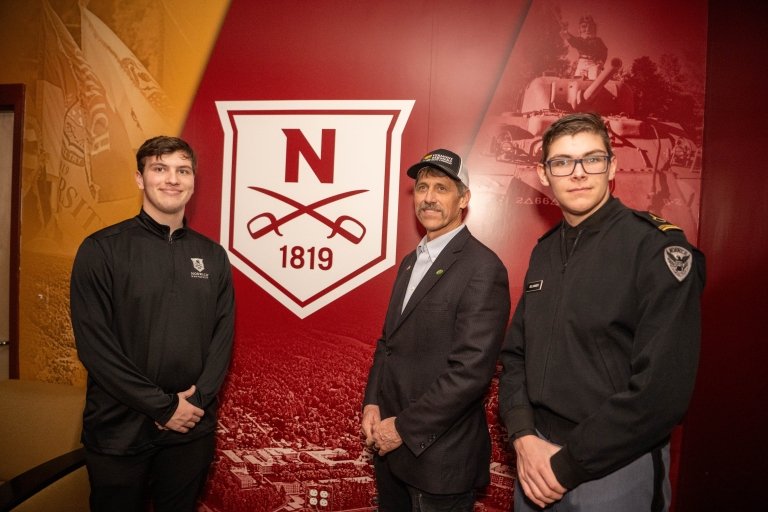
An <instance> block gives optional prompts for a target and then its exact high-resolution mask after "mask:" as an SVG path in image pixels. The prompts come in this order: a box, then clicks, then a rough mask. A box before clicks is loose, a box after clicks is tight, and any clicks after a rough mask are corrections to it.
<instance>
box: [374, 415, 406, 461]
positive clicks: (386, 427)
mask: <svg viewBox="0 0 768 512" xmlns="http://www.w3.org/2000/svg"><path fill="white" fill-rule="evenodd" d="M373 441H374V445H373V447H374V448H376V449H378V450H379V455H386V454H387V453H389V452H391V451H392V450H395V449H397V448H398V447H399V446H400V445H401V444H403V440H402V439H401V438H400V434H398V433H397V428H395V416H391V417H389V418H386V419H383V420H381V422H380V423H379V424H378V425H375V426H374V427H373Z"/></svg>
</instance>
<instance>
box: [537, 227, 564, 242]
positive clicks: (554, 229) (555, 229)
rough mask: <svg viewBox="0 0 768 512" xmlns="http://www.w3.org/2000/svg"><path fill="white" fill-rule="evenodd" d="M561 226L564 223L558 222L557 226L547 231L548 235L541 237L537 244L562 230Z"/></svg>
mask: <svg viewBox="0 0 768 512" xmlns="http://www.w3.org/2000/svg"><path fill="white" fill-rule="evenodd" d="M561 225H562V223H560V222H558V223H557V224H555V225H554V226H552V228H551V229H550V230H549V231H547V232H546V233H544V234H543V235H541V236H540V237H539V239H538V240H537V242H541V241H542V240H544V239H545V238H547V237H548V236H549V235H551V234H552V233H554V232H555V231H557V230H558V229H560V226H561Z"/></svg>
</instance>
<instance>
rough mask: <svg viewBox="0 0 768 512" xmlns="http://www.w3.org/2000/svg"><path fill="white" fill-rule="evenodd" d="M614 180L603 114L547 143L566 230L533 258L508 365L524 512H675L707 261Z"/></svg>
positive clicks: (546, 166) (584, 117)
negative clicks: (681, 429)
mask: <svg viewBox="0 0 768 512" xmlns="http://www.w3.org/2000/svg"><path fill="white" fill-rule="evenodd" d="M616 167H617V162H616V156H615V155H614V154H613V152H612V150H611V145H610V139H609V137H608V133H607V130H606V127H605V124H604V123H603V121H602V119H601V118H600V117H599V116H597V115H593V114H571V115H568V116H565V117H563V118H561V119H560V120H558V121H556V122H555V123H553V124H552V126H551V127H550V128H549V129H548V130H547V131H546V132H545V134H544V136H543V141H542V160H541V163H540V164H539V165H538V169H537V172H538V175H539V180H540V181H541V183H542V184H543V185H544V186H548V187H550V188H551V189H552V194H553V196H554V198H555V199H556V200H557V202H558V204H559V205H560V208H561V210H562V212H563V220H562V222H561V223H560V224H559V225H558V226H556V227H554V228H553V229H552V230H550V231H549V232H548V233H546V234H545V235H544V236H542V237H541V238H540V239H539V242H538V244H537V245H536V247H535V248H534V250H533V253H532V254H531V259H530V264H529V268H528V272H527V274H526V277H525V283H524V289H523V294H522V297H521V299H520V302H519V304H518V306H517V309H516V311H515V314H514V317H513V321H512V324H511V326H510V329H509V331H508V333H507V337H506V340H505V343H504V347H503V349H502V354H501V360H502V363H503V366H504V369H503V372H502V376H501V379H500V389H499V406H500V414H501V417H502V420H503V421H504V424H505V426H506V428H507V431H508V433H509V435H510V439H511V441H512V445H513V446H514V448H515V451H516V453H517V470H518V481H517V484H516V492H515V510H516V511H517V512H521V511H523V512H527V511H533V510H540V509H541V508H542V507H547V506H549V507H551V509H552V510H558V511H563V512H568V511H577V510H578V511H585V510H588V511H590V512H615V511H622V512H640V511H652V510H653V511H656V510H667V509H668V508H669V504H670V489H669V437H670V433H671V431H672V429H673V428H674V427H675V425H676V424H677V423H678V422H679V421H680V420H681V418H682V417H683V414H684V413H685V411H686V408H687V407H688V402H689V399H690V396H691V392H692V390H693V384H694V379H695V375H696V367H697V364H698V353H699V334H700V307H699V297H700V294H701V291H702V288H703V285H704V257H703V255H702V254H701V253H700V252H699V251H698V250H697V249H696V248H695V247H693V246H691V245H690V244H689V243H688V242H687V241H686V239H685V236H684V235H683V232H682V231H681V230H680V228H678V227H676V226H674V225H673V224H670V223H668V222H666V221H665V220H663V219H660V218H659V217H656V216H654V215H652V214H650V213H647V212H638V211H634V210H631V209H629V208H627V207H626V206H624V205H623V204H622V203H621V202H620V201H619V200H618V199H616V198H614V197H612V196H611V193H610V181H611V180H613V179H614V177H615V174H616Z"/></svg>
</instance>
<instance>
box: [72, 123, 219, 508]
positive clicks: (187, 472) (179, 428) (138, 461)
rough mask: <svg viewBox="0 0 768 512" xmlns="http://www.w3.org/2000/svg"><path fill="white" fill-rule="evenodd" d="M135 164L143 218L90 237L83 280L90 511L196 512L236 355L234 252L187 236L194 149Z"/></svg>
mask: <svg viewBox="0 0 768 512" xmlns="http://www.w3.org/2000/svg"><path fill="white" fill-rule="evenodd" d="M136 163H137V167H138V170H137V172H136V183H137V185H138V187H139V189H140V190H141V191H142V193H143V203H142V209H141V212H140V213H139V214H138V215H137V216H136V217H134V218H132V219H128V220H125V221H123V222H120V223H118V224H115V225H113V226H109V227H107V228H104V229H102V230H100V231H98V232H96V233H94V234H92V235H90V236H89V237H87V238H86V239H85V240H84V241H83V243H82V245H81V246H80V249H79V250H78V252H77V256H76V257H75V262H74V266H73V268H72V280H71V288H70V290H71V292H70V293H71V296H70V302H71V313H72V327H73V330H74V333H75V342H76V345H77V353H78V356H79V357H80V360H81V361H82V363H83V365H84V366H85V368H86V370H88V388H87V395H86V405H85V411H84V413H83V433H82V441H83V444H84V445H85V448H86V466H87V468H88V476H89V480H90V484H91V498H90V505H91V510H92V511H110V512H113V511H141V510H146V509H147V506H148V503H149V502H151V503H152V507H153V510H154V511H155V512H160V511H171V510H173V511H193V510H196V505H195V503H196V500H197V497H198V495H199V494H200V491H201V490H202V487H203V484H204V482H205V479H206V475H207V473H208V468H209V466H210V464H211V462H212V460H213V454H214V429H215V427H216V409H217V405H218V403H217V398H216V396H217V394H218V392H219V388H220V387H221V384H222V382H223V380H224V376H225V375H226V372H227V368H228V366H229V361H230V354H231V349H232V337H233V330H234V293H233V289H232V281H231V271H230V266H229V261H228V259H227V255H226V252H225V251H224V249H223V248H222V247H221V246H220V245H219V244H217V243H215V242H213V241H211V240H209V239H208V238H206V237H204V236H202V235H200V234H199V233H196V232H195V231H192V230H191V229H189V228H188V227H187V226H186V221H185V218H184V209H185V207H186V204H187V202H188V201H189V199H190V198H191V197H192V193H193V192H194V190H195V172H196V170H197V160H196V157H195V154H194V152H193V150H192V148H191V147H190V146H189V145H188V144H187V143H186V142H185V141H183V140H181V139H178V138H175V137H165V136H163V137H155V138H152V139H149V140H147V141H146V142H144V144H143V145H142V146H141V148H139V151H138V152H137V154H136Z"/></svg>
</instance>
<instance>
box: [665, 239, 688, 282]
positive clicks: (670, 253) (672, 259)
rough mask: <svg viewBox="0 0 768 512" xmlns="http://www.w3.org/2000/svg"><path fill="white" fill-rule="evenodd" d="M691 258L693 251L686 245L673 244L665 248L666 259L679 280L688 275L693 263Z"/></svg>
mask: <svg viewBox="0 0 768 512" xmlns="http://www.w3.org/2000/svg"><path fill="white" fill-rule="evenodd" d="M691 260H692V258H691V252H690V251H689V250H688V249H686V248H685V247H680V246H678V245H672V246H669V247H667V248H666V249H664V261H666V262H667V267H669V270H670V272H672V275H673V276H675V278H676V279H677V280H678V281H681V282H682V280H683V279H685V278H686V277H687V276H688V273H689V272H690V271H691V266H692V265H693V261H691Z"/></svg>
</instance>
